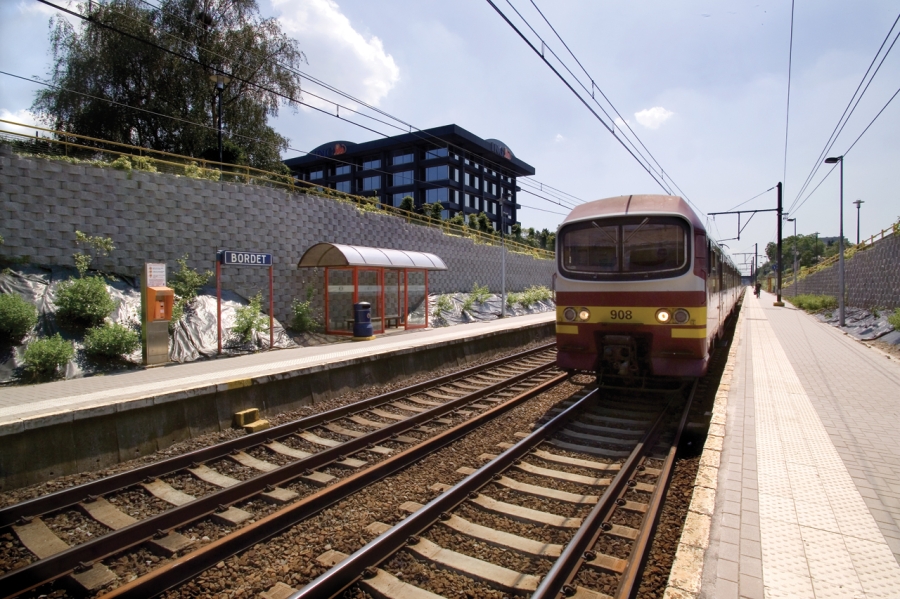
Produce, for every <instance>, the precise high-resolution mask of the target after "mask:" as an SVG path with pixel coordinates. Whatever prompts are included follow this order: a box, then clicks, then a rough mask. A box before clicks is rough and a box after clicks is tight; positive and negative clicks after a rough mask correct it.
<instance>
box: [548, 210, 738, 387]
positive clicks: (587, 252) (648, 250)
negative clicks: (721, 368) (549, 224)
mask: <svg viewBox="0 0 900 599" xmlns="http://www.w3.org/2000/svg"><path fill="white" fill-rule="evenodd" d="M556 260H557V276H556V284H555V289H556V305H557V308H556V340H557V358H556V360H557V364H558V365H559V367H560V368H562V369H564V370H568V371H582V372H595V373H597V374H598V376H602V375H613V376H620V377H641V376H663V377H698V376H703V375H704V374H705V373H706V369H707V365H708V363H709V354H710V348H711V347H713V343H714V342H715V340H716V339H717V338H718V337H721V336H722V334H723V329H724V323H725V319H726V317H727V316H728V315H729V314H730V313H731V312H732V311H733V310H734V308H735V305H736V304H737V301H738V298H739V295H740V293H741V291H742V288H741V275H740V272H739V271H738V269H737V268H736V267H735V265H734V264H733V263H732V261H731V259H730V258H729V257H728V256H727V254H725V253H724V252H723V250H722V248H721V247H720V246H719V245H718V244H717V243H716V242H715V241H714V240H713V239H712V238H711V237H709V236H708V235H707V232H706V229H705V227H704V226H703V223H702V222H701V221H700V219H699V218H698V217H697V215H696V214H695V213H694V211H693V210H691V208H690V207H689V206H688V205H687V203H686V202H685V201H684V200H683V199H682V198H680V197H676V196H665V195H630V196H620V197H615V198H608V199H605V200H597V201H594V202H588V203H586V204H582V205H581V206H578V207H577V208H575V209H574V210H573V211H572V213H571V214H569V216H568V217H566V219H565V220H564V221H563V223H562V224H561V225H560V228H559V231H558V233H557V236H556Z"/></svg>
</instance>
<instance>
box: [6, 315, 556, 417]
mask: <svg viewBox="0 0 900 599" xmlns="http://www.w3.org/2000/svg"><path fill="white" fill-rule="evenodd" d="M555 318H556V313H555V312H544V313H540V314H530V315H526V316H517V317H514V318H506V319H498V320H492V321H488V322H479V323H471V324H466V325H458V326H453V327H446V328H439V329H430V330H424V331H410V332H409V333H403V334H395V335H387V336H380V337H379V338H378V339H375V340H374V341H367V342H361V343H338V344H334V345H318V346H314V347H303V348H297V349H287V350H278V351H273V352H265V353H259V354H253V355H248V356H239V357H234V358H223V359H219V360H206V361H202V362H194V363H191V364H178V365H170V366H167V367H162V368H148V369H143V370H139V371H134V372H128V373H122V374H115V375H108V376H94V377H88V378H81V379H72V380H67V381H56V382H52V383H45V384H42V385H28V386H19V387H5V388H0V434H4V433H5V434H8V433H10V432H16V430H17V429H21V427H22V426H27V424H23V423H27V422H34V421H35V420H36V419H41V420H42V421H43V423H44V424H48V422H47V420H48V419H53V420H54V421H58V422H64V421H66V420H71V419H72V418H73V415H74V417H75V418H80V417H90V416H91V415H100V414H103V413H107V412H110V411H113V410H115V409H116V407H117V406H120V405H121V404H123V403H126V402H127V403H128V406H129V407H140V405H141V404H140V401H147V402H150V401H153V400H154V398H159V396H161V395H166V396H167V399H169V400H171V399H178V398H179V397H181V396H186V395H196V394H201V393H206V392H210V391H215V388H217V387H218V388H222V387H227V385H228V383H229V382H232V383H233V382H235V381H247V379H253V381H254V382H257V383H259V382H265V377H278V376H279V375H280V374H283V373H288V372H291V371H295V370H298V369H301V368H309V367H315V366H321V365H324V364H331V363H335V362H344V361H347V360H353V359H360V358H367V357H370V356H373V355H378V354H384V353H388V352H396V351H403V350H414V349H415V348H417V347H423V346H434V345H441V344H444V343H449V342H453V341H457V340H460V339H464V338H467V337H477V336H483V335H491V334H494V333H499V332H501V331H505V330H511V329H518V328H522V327H525V326H529V325H536V324H540V323H544V322H552V321H554V320H555ZM172 394H181V395H179V396H173V395H172Z"/></svg>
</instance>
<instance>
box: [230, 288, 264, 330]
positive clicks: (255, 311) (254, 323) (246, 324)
mask: <svg viewBox="0 0 900 599" xmlns="http://www.w3.org/2000/svg"><path fill="white" fill-rule="evenodd" d="M268 330H269V317H268V316H266V315H265V314H263V313H262V291H260V292H259V293H257V294H256V295H254V296H253V297H252V298H250V303H249V304H248V305H246V306H241V307H239V308H238V309H237V316H235V318H234V326H233V327H232V329H231V331H232V332H233V333H234V334H235V335H237V336H238V338H239V339H240V340H241V341H243V342H244V343H246V342H248V341H250V340H251V339H252V338H253V333H255V332H256V331H268Z"/></svg>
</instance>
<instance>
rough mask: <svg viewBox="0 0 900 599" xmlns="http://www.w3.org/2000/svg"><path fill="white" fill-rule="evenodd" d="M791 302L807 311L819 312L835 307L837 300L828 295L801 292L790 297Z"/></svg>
mask: <svg viewBox="0 0 900 599" xmlns="http://www.w3.org/2000/svg"><path fill="white" fill-rule="evenodd" d="M790 301H791V303H792V304H794V305H795V306H797V307H798V308H800V309H801V310H806V311H807V312H821V311H823V310H834V309H835V308H837V300H836V299H835V298H834V297H832V296H830V295H812V294H803V295H798V296H796V297H794V298H791V300H790Z"/></svg>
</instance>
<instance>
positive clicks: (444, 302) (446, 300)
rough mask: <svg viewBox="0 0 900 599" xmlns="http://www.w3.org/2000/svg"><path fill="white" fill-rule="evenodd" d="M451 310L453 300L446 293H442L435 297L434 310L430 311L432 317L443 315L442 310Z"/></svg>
mask: <svg viewBox="0 0 900 599" xmlns="http://www.w3.org/2000/svg"><path fill="white" fill-rule="evenodd" d="M451 310H453V302H451V301H450V297H449V296H448V295H446V294H442V295H440V296H439V297H438V298H437V302H436V303H435V304H434V310H432V311H431V316H432V317H433V318H441V317H442V316H443V315H444V312H450V311H451Z"/></svg>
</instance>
